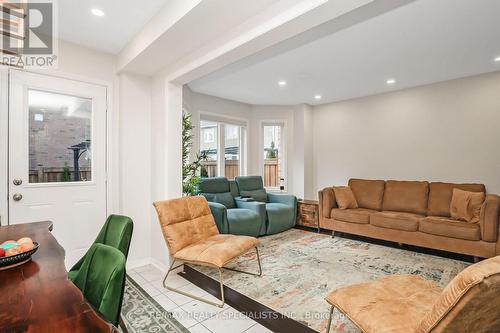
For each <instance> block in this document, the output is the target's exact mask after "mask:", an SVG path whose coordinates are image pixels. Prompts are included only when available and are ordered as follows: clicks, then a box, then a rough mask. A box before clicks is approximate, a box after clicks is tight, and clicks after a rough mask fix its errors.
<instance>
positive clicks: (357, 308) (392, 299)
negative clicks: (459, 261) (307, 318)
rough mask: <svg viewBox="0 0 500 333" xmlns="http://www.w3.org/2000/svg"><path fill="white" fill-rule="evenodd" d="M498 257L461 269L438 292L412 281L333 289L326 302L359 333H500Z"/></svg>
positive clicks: (415, 279)
mask: <svg viewBox="0 0 500 333" xmlns="http://www.w3.org/2000/svg"><path fill="white" fill-rule="evenodd" d="M498 295H500V256H498V257H494V258H490V259H487V260H484V261H482V262H479V263H477V264H474V265H472V266H469V267H467V268H466V269H465V270H463V271H462V272H461V273H460V274H458V275H457V276H456V277H455V278H454V279H453V280H452V281H451V282H450V283H449V284H448V285H447V286H446V288H444V289H441V288H440V287H439V286H437V285H435V284H434V283H433V282H430V281H427V280H425V279H423V278H421V277H418V276H414V275H393V276H387V277H384V278H381V279H379V280H376V281H373V282H368V283H361V284H357V285H352V286H348V287H343V288H339V289H337V290H335V291H333V292H331V293H330V294H329V295H328V296H327V297H326V301H327V302H328V303H329V304H330V305H332V308H331V312H330V319H329V322H328V328H327V332H329V331H330V326H331V321H332V313H333V309H334V308H337V309H338V310H339V311H340V312H342V313H343V314H345V315H346V316H347V317H348V318H349V319H350V320H351V321H352V322H353V323H354V324H355V325H356V326H358V327H359V328H360V329H361V331H362V332H364V333H375V332H376V333H413V332H415V333H438V332H439V333H456V332H463V333H468V332H471V333H490V332H500V316H499V315H498V309H499V308H500V297H498Z"/></svg>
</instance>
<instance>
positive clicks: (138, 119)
mask: <svg viewBox="0 0 500 333" xmlns="http://www.w3.org/2000/svg"><path fill="white" fill-rule="evenodd" d="M58 65H59V66H58V69H56V70H51V71H40V72H41V73H47V74H51V75H62V76H66V77H70V78H74V79H78V80H82V81H86V82H91V83H96V84H103V85H106V86H107V87H108V95H109V96H108V97H109V98H108V122H109V123H110V124H109V126H108V130H109V133H108V141H109V147H108V152H109V157H110V160H109V162H110V164H109V165H108V186H109V187H108V191H109V192H110V195H109V196H108V211H109V213H117V214H124V215H129V216H131V217H132V218H133V220H134V235H133V238H132V244H131V249H130V253H129V259H128V264H129V265H132V266H134V265H138V264H142V263H145V262H148V261H149V258H150V253H151V247H150V226H151V225H150V220H151V181H150V163H151V151H150V150H151V140H150V137H151V134H150V130H151V128H150V127H151V121H150V117H151V116H150V112H151V91H150V90H151V83H150V82H149V79H148V78H146V77H141V76H135V75H127V74H122V75H120V76H119V75H118V74H117V73H116V56H114V55H111V54H107V53H103V52H99V51H96V50H92V49H89V48H86V47H83V46H80V45H77V44H73V43H69V42H66V41H62V40H60V41H59V63H58ZM102 223H104V221H102ZM96 236H97V235H96Z"/></svg>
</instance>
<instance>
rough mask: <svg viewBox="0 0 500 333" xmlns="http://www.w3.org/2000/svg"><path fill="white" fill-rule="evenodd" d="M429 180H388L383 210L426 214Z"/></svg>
mask: <svg viewBox="0 0 500 333" xmlns="http://www.w3.org/2000/svg"><path fill="white" fill-rule="evenodd" d="M428 194H429V183H428V182H417V181H399V180H388V181H387V182H386V183H385V192H384V202H383V204H382V207H383V210H391V211H395V212H408V213H415V214H425V213H426V212H427V198H428Z"/></svg>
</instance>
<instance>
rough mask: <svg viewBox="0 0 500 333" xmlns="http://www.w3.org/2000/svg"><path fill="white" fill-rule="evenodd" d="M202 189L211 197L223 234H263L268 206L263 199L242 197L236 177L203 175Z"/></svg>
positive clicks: (212, 209) (213, 213)
mask: <svg viewBox="0 0 500 333" xmlns="http://www.w3.org/2000/svg"><path fill="white" fill-rule="evenodd" d="M198 191H199V194H200V195H203V196H204V197H205V198H206V199H207V201H208V205H209V207H210V210H211V211H212V215H213V216H214V219H215V223H216V224H217V228H218V229H219V232H220V233H221V234H234V235H246V236H254V237H257V236H259V235H260V234H261V230H263V227H262V224H263V218H262V216H265V214H266V207H265V206H264V205H263V204H261V203H260V202H255V201H252V200H246V199H241V198H239V194H238V188H237V186H236V183H235V182H234V181H229V180H227V178H224V177H215V178H202V179H201V181H200V184H199V186H198Z"/></svg>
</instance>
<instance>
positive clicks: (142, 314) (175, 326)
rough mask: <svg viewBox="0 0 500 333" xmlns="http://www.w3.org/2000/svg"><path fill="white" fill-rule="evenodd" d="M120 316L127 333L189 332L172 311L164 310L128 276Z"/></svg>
mask: <svg viewBox="0 0 500 333" xmlns="http://www.w3.org/2000/svg"><path fill="white" fill-rule="evenodd" d="M122 318H123V321H124V322H125V325H126V326H127V330H128V331H129V333H139V332H150V333H153V332H166V333H170V332H172V333H187V332H189V330H188V329H186V328H185V327H184V326H182V325H181V324H180V323H179V322H178V321H177V320H176V319H175V318H174V317H173V315H172V313H170V312H167V311H165V310H164V309H163V308H162V307H161V305H159V304H158V303H157V302H156V301H155V300H154V299H153V298H152V297H151V296H149V295H148V294H147V293H146V292H145V291H144V290H143V289H142V288H141V287H140V286H139V285H138V284H137V283H136V282H135V281H134V280H133V279H132V278H131V277H129V276H127V279H126V283H125V294H124V295H123V305H122Z"/></svg>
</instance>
